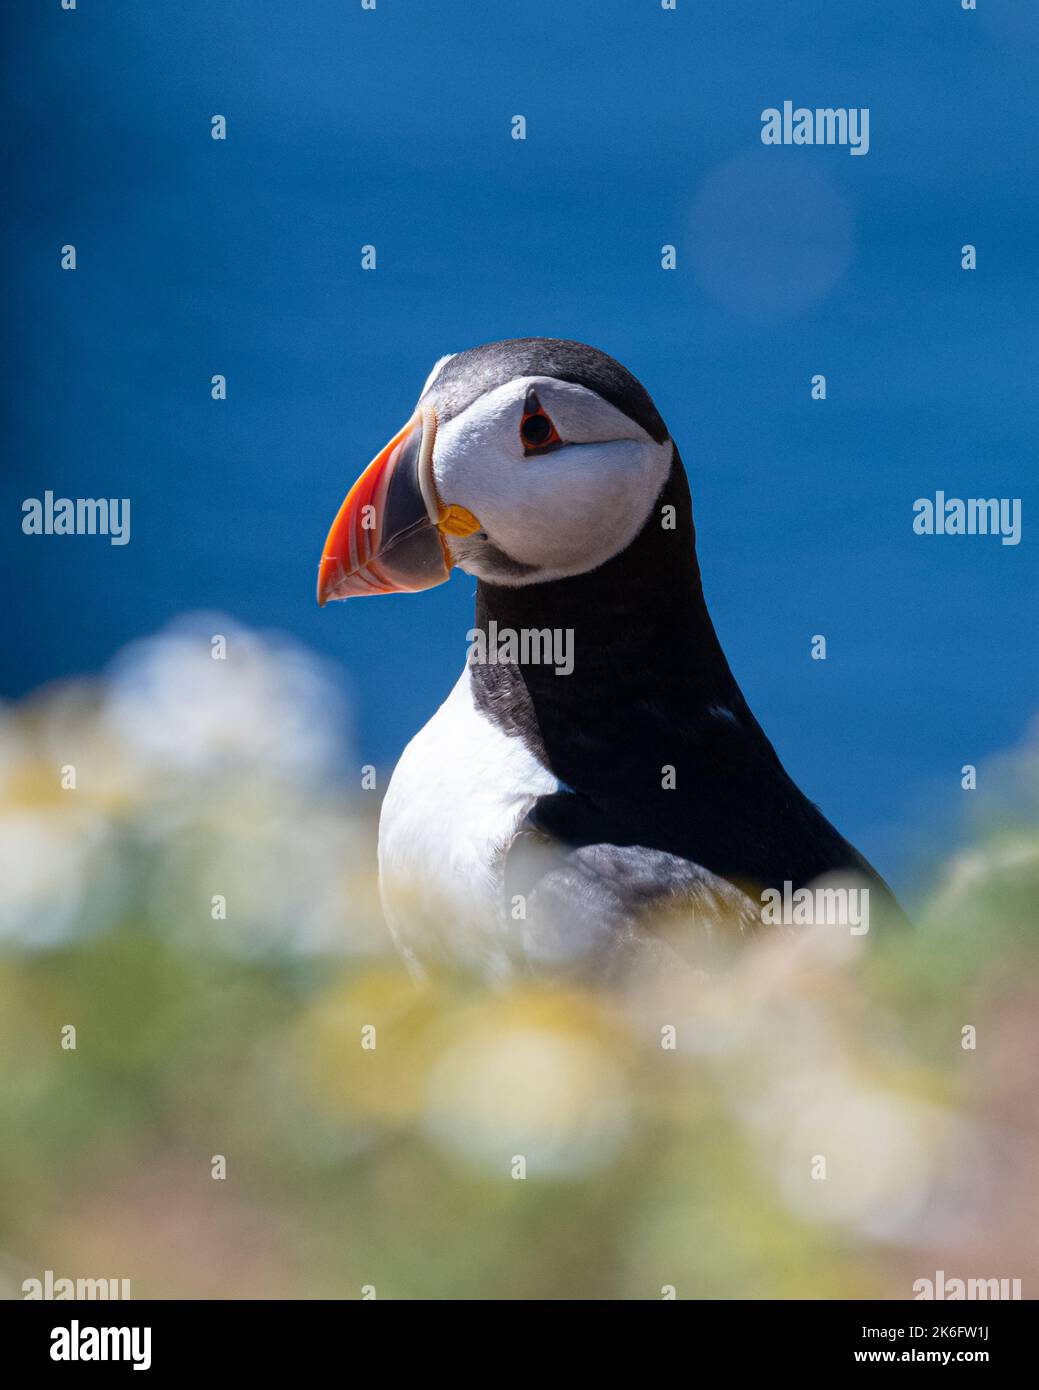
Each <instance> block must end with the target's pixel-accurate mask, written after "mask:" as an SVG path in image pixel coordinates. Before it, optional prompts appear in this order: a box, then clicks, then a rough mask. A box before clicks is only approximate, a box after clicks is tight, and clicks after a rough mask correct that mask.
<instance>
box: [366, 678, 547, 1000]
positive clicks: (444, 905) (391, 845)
mask: <svg viewBox="0 0 1039 1390" xmlns="http://www.w3.org/2000/svg"><path fill="white" fill-rule="evenodd" d="M559 785H560V784H559V782H558V781H557V780H556V778H555V777H554V776H553V775H552V773H550V772H549V771H547V770H546V769H545V768H544V767H543V766H542V765H541V764H540V763H539V762H538V761H537V759H536V758H535V757H534V756H533V754H531V753H530V752H529V751H528V750H527V748H526V746H525V745H524V743H523V742H522V740H521V739H519V738H511V737H509V736H508V735H506V734H504V733H502V731H501V730H500V729H499V728H498V727H497V726H496V725H494V724H492V723H491V721H490V720H489V719H487V718H486V716H485V715H483V714H482V713H481V712H480V710H478V709H477V708H476V706H475V705H474V704H473V700H472V694H471V688H470V683H469V672H468V670H465V671H463V672H462V675H461V677H460V678H459V680H458V682H457V684H456V685H455V687H454V689H453V690H452V691H451V694H450V695H449V696H448V697H447V699H446V700H445V701H444V703H443V704H442V705H441V706H440V708H439V709H438V710H437V712H436V714H435V715H434V716H433V718H432V719H431V720H430V721H429V723H428V724H427V725H426V726H425V728H424V729H422V730H421V731H420V732H419V733H417V734H416V735H415V737H414V738H413V739H412V740H411V742H410V743H409V744H408V746H407V747H406V748H405V750H404V752H403V753H402V754H401V758H400V761H399V762H398V764H397V767H396V769H395V771H394V773H393V777H392V778H391V779H390V785H389V788H388V789H387V792H386V797H385V799H384V801H383V805H382V815H381V818H380V821H379V887H380V892H381V895H382V903H383V910H384V912H385V914H386V920H387V921H388V923H389V925H390V929H391V931H392V932H393V934H394V937H395V938H396V940H397V944H398V945H399V946H400V948H401V950H402V951H403V953H404V954H405V956H406V957H407V958H408V960H409V961H410V962H411V963H412V964H413V965H417V964H419V963H421V962H424V961H429V960H444V961H448V962H450V963H452V964H454V965H459V966H463V967H465V968H468V969H475V970H478V971H480V972H481V973H483V974H490V975H493V976H502V975H505V974H507V973H508V970H509V952H508V949H507V937H508V934H509V931H510V926H511V928H512V930H513V932H518V927H519V924H518V923H513V922H512V919H511V916H510V915H509V913H508V912H507V911H506V910H505V905H504V900H503V897H502V856H501V851H502V850H503V848H504V847H505V846H507V845H508V844H509V842H510V841H511V839H512V837H513V834H514V833H515V830H516V827H517V825H518V824H519V822H520V821H521V820H522V818H523V817H524V816H525V815H526V813H527V811H528V810H529V809H530V807H531V806H532V804H533V803H534V801H535V800H536V799H537V797H539V796H544V795H545V794H546V793H549V792H554V791H557V790H558V789H559Z"/></svg>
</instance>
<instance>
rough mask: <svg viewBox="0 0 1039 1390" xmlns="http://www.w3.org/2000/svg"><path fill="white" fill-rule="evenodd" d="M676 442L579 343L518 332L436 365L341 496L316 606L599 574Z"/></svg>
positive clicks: (632, 532) (600, 358) (604, 362)
mask: <svg viewBox="0 0 1039 1390" xmlns="http://www.w3.org/2000/svg"><path fill="white" fill-rule="evenodd" d="M671 459H672V445H671V440H670V437H669V435H668V432H667V427H666V426H665V424H664V422H663V420H661V418H660V416H659V415H658V414H657V410H656V407H655V406H654V405H653V402H652V401H651V400H650V398H649V395H648V393H647V392H646V390H645V389H644V387H643V386H642V385H641V384H640V383H639V382H638V381H637V380H636V379H635V377H633V376H632V375H631V373H630V372H629V371H627V370H626V369H625V368H624V367H622V366H621V365H620V363H619V362H615V361H614V360H613V358H612V357H607V355H606V354H605V353H604V352H599V351H598V350H597V349H596V348H591V347H586V346H585V345H584V344H583V343H571V342H567V341H565V340H563V339H557V338H517V339H512V340H510V341H507V342H502V343H490V344H488V345H487V346H486V347H479V348H472V349H470V350H469V351H468V352H461V353H458V354H456V355H455V356H453V357H444V358H441V360H440V361H439V362H438V363H437V364H436V366H435V367H434V368H433V370H432V372H431V373H430V376H429V379H428V380H427V382H426V384H425V386H424V387H423V389H422V394H421V395H420V397H419V401H418V405H417V406H416V408H415V413H414V414H413V415H412V417H411V419H410V420H409V421H408V423H407V424H406V425H405V426H404V428H403V429H402V430H401V431H400V432H399V434H396V435H395V436H394V437H393V439H391V440H390V442H389V443H388V444H387V445H386V447H385V448H384V449H383V450H382V451H381V453H379V454H377V455H376V457H375V458H374V459H373V460H372V462H371V463H370V464H369V465H368V467H367V468H366V469H365V470H364V472H363V473H362V474H361V476H360V478H358V480H357V482H356V483H355V484H354V485H353V487H352V488H351V489H350V492H349V493H348V494H347V497H346V500H345V501H344V503H343V505H342V507H340V509H339V514H338V516H337V517H336V519H335V522H334V523H333V525H332V529H331V531H330V532H329V534H328V539H327V540H326V542H325V549H324V553H323V555H322V557H321V568H320V570H319V573H318V602H319V603H322V604H324V603H327V602H328V600H329V599H340V598H353V597H355V596H356V595H361V594H384V593H394V592H405V593H408V592H414V591H416V590H418V589H431V588H432V587H433V586H434V585H435V584H441V583H443V581H444V580H445V579H446V578H447V577H448V574H449V573H450V571H451V568H452V566H453V565H460V566H461V568H462V569H464V570H465V571H467V573H469V574H472V575H475V576H476V577H477V578H478V579H484V580H487V581H489V582H492V583H495V584H505V585H521V584H534V583H540V582H542V581H544V580H549V579H561V578H564V577H566V576H568V575H574V574H582V573H584V572H586V571H588V570H592V569H595V568H597V567H598V566H599V565H601V564H603V563H604V562H605V561H606V560H609V559H610V558H611V557H612V556H614V555H617V554H618V553H619V552H620V551H621V550H623V549H624V548H625V547H626V546H627V545H629V544H630V542H631V541H632V540H633V539H634V537H635V536H636V535H637V534H638V532H639V531H640V530H641V528H642V526H643V525H644V523H645V521H646V518H647V517H648V516H649V512H650V509H651V508H652V506H653V503H654V502H655V501H656V499H657V497H658V496H659V495H660V492H661V489H662V488H663V486H664V483H665V482H666V480H667V477H668V473H669V471H670V468H671Z"/></svg>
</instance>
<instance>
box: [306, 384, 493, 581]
mask: <svg viewBox="0 0 1039 1390" xmlns="http://www.w3.org/2000/svg"><path fill="white" fill-rule="evenodd" d="M436 429H437V419H436V415H435V413H434V412H433V411H432V410H430V409H429V408H426V409H421V408H420V409H419V410H416V412H415V414H414V415H413V416H412V417H411V419H410V420H409V421H408V423H407V424H406V425H405V426H404V428H403V429H402V430H401V431H400V432H399V433H398V434H395V435H394V436H393V438H392V439H391V440H390V442H389V443H388V444H387V445H386V447H385V449H383V450H382V451H381V452H380V453H378V454H376V456H375V458H373V459H372V461H371V463H370V464H369V465H368V467H367V468H366V469H365V470H364V472H363V473H362V474H361V476H360V477H359V478H358V479H357V482H356V483H354V485H353V487H352V488H351V489H350V491H349V492H348V493H347V495H346V500H345V501H344V502H343V505H342V506H341V507H340V508H339V514H338V516H337V517H336V519H335V521H334V522H333V523H332V529H331V531H329V533H328V539H327V540H326V541H325V549H324V553H323V554H322V556H321V565H320V568H319V569H318V577H317V601H318V603H319V604H321V605H324V604H326V603H328V601H329V600H330V599H342V598H354V597H358V596H360V595H363V594H392V593H406V594H410V593H417V592H418V591H419V590H420V589H432V588H433V587H434V586H435V585H437V584H442V583H443V582H444V580H445V579H447V577H448V575H449V574H450V572H451V565H452V560H451V555H450V552H449V551H448V548H447V543H446V541H445V540H444V535H445V534H447V535H469V534H471V533H472V532H473V531H476V530H479V528H480V523H479V522H478V521H477V520H476V518H475V517H474V516H473V515H472V513H471V512H468V511H466V510H465V508H464V507H445V506H444V505H443V504H442V503H441V501H440V498H439V497H438V496H437V490H436V484H435V482H434V480H433V441H434V439H435V437H436Z"/></svg>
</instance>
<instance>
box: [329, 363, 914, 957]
mask: <svg viewBox="0 0 1039 1390" xmlns="http://www.w3.org/2000/svg"><path fill="white" fill-rule="evenodd" d="M456 567H457V568H458V569H461V570H463V571H464V572H465V573H466V574H468V575H470V576H472V577H473V578H475V580H476V596H475V597H476V603H475V617H474V626H473V628H471V629H470V630H469V632H468V634H467V640H468V644H469V645H468V654H467V658H466V661H465V664H464V666H463V669H462V672H461V675H460V676H459V678H458V681H457V682H456V684H455V686H454V688H453V689H452V690H451V692H450V694H449V695H448V696H447V698H446V700H445V701H444V703H443V704H442V705H441V706H440V708H439V709H438V710H437V711H436V713H435V714H434V715H433V717H432V718H431V719H430V720H429V722H428V723H427V724H426V725H425V727H424V728H422V729H421V730H420V731H419V732H418V733H417V734H416V735H415V736H414V737H413V738H412V739H411V741H410V742H409V743H408V745H407V747H406V748H405V750H404V752H403V754H402V755H401V757H400V760H399V762H398V763H397V766H396V768H395V770H394V772H393V775H392V778H391V780H390V783H389V786H388V788H387V790H386V793H385V796H384V799H383V804H382V808H381V813H380V820H379V846H378V858H379V886H380V896H381V900H382V905H383V911H384V914H385V916H386V919H387V922H388V925H389V927H390V930H391V932H392V934H393V936H394V938H395V940H396V943H397V946H398V947H399V949H400V951H401V952H402V954H403V955H404V957H405V959H406V961H407V962H408V964H409V965H410V966H411V967H412V969H413V970H414V971H415V972H416V973H418V974H425V973H427V972H428V971H429V970H430V969H431V968H436V967H438V966H447V967H451V968H455V969H462V970H465V971H472V972H476V973H478V974H480V975H483V976H485V977H490V978H494V979H507V978H512V977H514V976H515V975H516V974H517V973H522V974H528V973H531V972H533V973H536V974H538V975H541V974H550V975H552V974H563V975H564V976H570V975H573V974H575V973H576V974H577V975H579V976H581V977H593V978H597V979H607V980H609V979H616V978H626V977H627V976H628V975H629V973H630V972H631V971H632V970H637V969H641V968H643V967H651V968H654V969H664V970H667V969H668V968H670V966H671V964H678V963H679V962H681V960H682V959H683V958H684V959H685V960H686V961H688V960H690V959H691V960H692V961H693V962H694V964H695V965H697V967H699V966H701V965H702V964H703V962H705V961H708V962H711V963H713V962H715V961H716V960H717V959H718V955H719V952H720V953H721V954H722V956H723V957H725V956H727V954H728V953H729V952H730V951H732V950H734V949H739V948H740V946H741V944H742V943H743V942H744V941H745V940H746V939H748V938H750V937H754V936H758V935H759V934H760V933H762V932H763V931H768V930H770V928H769V927H767V926H766V925H765V919H766V917H767V914H766V913H764V912H763V906H762V904H763V901H764V900H765V899H766V895H767V894H772V897H771V898H770V899H769V900H770V901H773V902H774V901H776V897H775V895H777V894H783V893H785V895H786V896H785V898H784V901H785V902H789V901H790V895H791V893H795V894H796V893H797V892H798V891H799V890H801V889H804V888H808V887H810V885H814V884H816V883H819V882H822V883H834V882H840V883H852V884H855V883H857V884H860V885H866V887H867V888H868V889H869V890H870V892H871V894H872V904H871V905H872V908H873V920H876V915H877V909H878V908H880V909H881V915H882V917H883V918H884V920H885V921H888V920H901V921H904V918H903V917H902V914H901V910H900V909H899V907H898V905H897V903H896V902H895V900H894V898H893V895H892V894H891V890H890V889H889V888H888V886H887V884H886V883H885V882H884V880H883V879H882V878H881V877H880V875H879V874H878V873H877V871H876V870H875V869H874V868H873V867H872V866H871V865H870V864H869V863H868V862H867V861H866V860H865V859H864V857H863V856H862V855H861V854H860V853H859V852H858V851H857V850H856V849H855V848H854V847H853V846H852V845H851V844H849V842H848V841H847V840H846V839H844V837H843V836H842V835H840V834H839V832H838V831H837V830H836V829H835V828H834V827H833V826H832V825H831V824H830V822H829V821H828V820H827V819H826V817H825V816H824V815H823V813H822V812H821V811H820V809H819V808H818V807H817V806H816V805H815V804H813V803H812V802H811V801H810V800H809V799H808V798H807V797H806V796H805V795H804V793H803V792H802V791H801V790H800V789H799V788H798V787H797V785H796V784H795V783H794V781H793V780H792V779H791V777H790V776H789V774H788V773H787V772H786V770H785V768H784V767H783V765H782V763H781V762H780V759H779V757H778V755H777V753H776V751H775V749H774V748H773V746H772V744H771V743H770V742H769V740H768V738H767V737H766V735H765V733H764V731H763V730H762V728H761V726H760V725H759V724H758V722H757V720H756V719H755V717H754V715H753V714H752V713H751V711H750V708H749V707H748V705H747V701H746V700H745V699H744V696H743V693H742V691H741V690H740V687H739V685H738V684H737V681H736V679H735V677H734V675H733V673H732V671H731V669H730V667H729V664H728V661H727V660H726V658H725V655H724V653H723V651H722V648H721V645H720V643H719V640H718V637H717V634H716V632H715V629H714V625H713V623H712V621H711V618H710V615H709V613H708V610H707V605H706V602H705V600H704V593H703V585H702V582H701V576H700V568H699V564H698V560H697V554H696V535H695V530H694V525H693V508H692V502H691V497H690V489H689V484H688V481H687V477H686V472H685V469H684V467H683V464H682V460H681V457H680V455H679V451H678V446H677V444H676V443H675V441H674V440H673V439H672V438H671V435H670V432H669V430H668V428H667V426H666V425H665V423H664V421H663V419H662V417H661V415H660V413H659V412H658V410H657V408H656V406H655V405H654V403H653V401H652V399H651V398H650V395H649V393H648V392H647V390H646V389H645V387H644V386H643V385H642V384H641V382H640V381H638V380H637V378H636V377H635V376H634V375H633V374H632V373H631V372H629V371H628V370H627V369H626V368H625V367H623V366H622V365H621V364H620V363H619V362H617V361H615V360H614V359H613V358H612V357H610V356H608V355H607V354H606V353H605V352H601V351H599V350H598V349H596V348H593V347H589V346H587V345H586V344H583V343H579V342H571V341H568V340H564V339H554V338H517V339H509V340H506V341H503V342H496V343H490V344H486V345H484V346H482V347H476V348H471V349H469V350H467V351H464V352H459V353H455V354H451V355H448V356H446V357H442V358H441V359H440V360H439V361H438V362H437V363H436V364H435V366H434V367H433V370H432V372H431V373H430V375H429V377H428V379H427V380H426V383H425V385H424V386H423V388H422V391H421V393H420V395H419V398H418V403H417V405H416V406H415V409H414V412H413V413H412V415H411V418H410V419H409V420H408V422H407V423H406V424H405V425H404V427H403V429H401V430H400V431H399V432H398V433H397V434H395V435H394V437H393V438H392V439H391V440H390V441H389V443H388V444H386V446H385V447H384V448H383V449H382V450H381V451H380V452H379V453H378V454H377V455H376V456H375V458H374V459H373V460H372V462H371V463H370V464H369V465H368V466H367V468H365V470H364V471H363V472H362V473H361V475H360V477H359V478H358V479H357V481H356V482H355V483H354V485H353V486H352V488H351V489H350V491H349V492H348V494H347V496H346V499H345V501H344V502H343V503H342V506H341V507H340V509H339V511H338V514H337V515H336V517H335V520H334V522H333V524H332V527H331V530H330V531H329V534H328V538H327V540H326V542H325V546H324V550H323V553H322V557H321V562H320V566H319V571H318V586H317V597H318V603H319V604H321V605H324V604H326V603H328V602H330V601H334V600H342V599H350V598H357V597H363V596H371V595H377V594H380V595H381V594H392V593H416V592H420V591H422V590H425V589H429V588H432V587H433V586H435V585H438V584H441V583H443V582H444V581H445V580H447V579H448V577H449V575H450V573H451V571H452V570H453V569H454V568H456ZM563 650H565V651H567V652H569V653H570V656H569V659H568V660H565V661H560V660H559V659H558V658H559V654H560V652H561V651H563ZM553 657H554V658H555V659H552V658H553ZM788 926H789V923H785V924H784V925H783V926H781V928H780V929H781V930H783V929H785V927H788ZM772 929H774V928H772Z"/></svg>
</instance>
